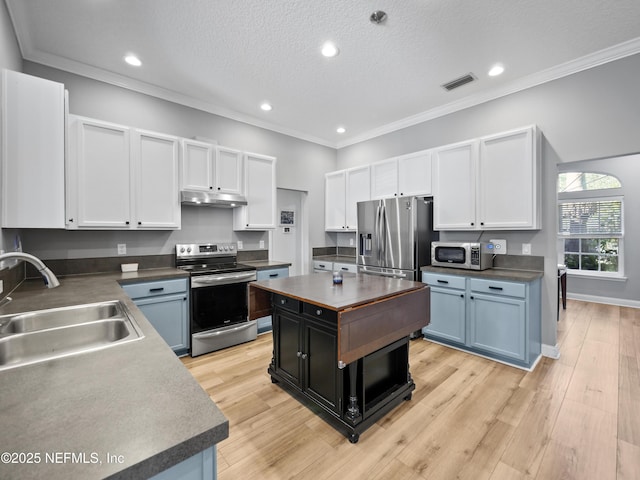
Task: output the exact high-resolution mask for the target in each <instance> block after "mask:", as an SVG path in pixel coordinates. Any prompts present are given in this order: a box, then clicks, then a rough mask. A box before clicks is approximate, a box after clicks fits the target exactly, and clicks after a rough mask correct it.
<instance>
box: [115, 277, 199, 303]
mask: <svg viewBox="0 0 640 480" xmlns="http://www.w3.org/2000/svg"><path fill="white" fill-rule="evenodd" d="M187 280H188V279H186V278H177V279H175V280H159V281H153V282H140V283H130V284H125V285H122V289H123V290H124V291H125V292H126V293H127V295H129V297H131V298H134V299H135V298H144V297H154V296H156V295H168V294H171V293H184V292H186V291H187V290H188V286H187Z"/></svg>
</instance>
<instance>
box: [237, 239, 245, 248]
mask: <svg viewBox="0 0 640 480" xmlns="http://www.w3.org/2000/svg"><path fill="white" fill-rule="evenodd" d="M243 248H244V245H243V244H242V240H238V250H242V249H243Z"/></svg>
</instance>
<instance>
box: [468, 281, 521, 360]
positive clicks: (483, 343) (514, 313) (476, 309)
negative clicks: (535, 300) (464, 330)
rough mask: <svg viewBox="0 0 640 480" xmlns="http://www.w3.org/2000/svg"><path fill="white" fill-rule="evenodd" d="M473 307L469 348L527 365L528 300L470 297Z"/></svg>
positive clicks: (470, 317) (494, 296)
mask: <svg viewBox="0 0 640 480" xmlns="http://www.w3.org/2000/svg"><path fill="white" fill-rule="evenodd" d="M469 305H470V308H469V346H470V347H472V348H476V349H478V350H482V351H484V352H487V353H493V354H495V355H500V356H504V357H508V358H511V359H515V360H519V361H522V362H524V361H525V360H526V347H527V345H526V321H527V318H526V311H525V301H524V300H520V299H516V298H509V297H499V296H497V295H485V294H482V293H476V294H471V295H470V297H469Z"/></svg>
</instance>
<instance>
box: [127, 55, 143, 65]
mask: <svg viewBox="0 0 640 480" xmlns="http://www.w3.org/2000/svg"><path fill="white" fill-rule="evenodd" d="M124 61H125V62H127V63H128V64H129V65H133V66H134V67H139V66H140V65H142V62H141V61H140V59H139V58H138V57H136V56H135V55H127V56H126V57H124Z"/></svg>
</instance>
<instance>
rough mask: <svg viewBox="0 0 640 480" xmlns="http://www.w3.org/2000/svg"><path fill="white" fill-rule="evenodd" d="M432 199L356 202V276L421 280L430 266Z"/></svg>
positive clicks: (391, 199)
mask: <svg viewBox="0 0 640 480" xmlns="http://www.w3.org/2000/svg"><path fill="white" fill-rule="evenodd" d="M439 238H440V235H439V233H438V232H435V231H434V230H433V199H432V198H431V197H400V198H388V199H383V200H370V201H366V202H358V231H357V240H358V246H357V248H358V256H357V264H358V272H359V273H369V274H373V275H383V276H388V277H395V278H404V279H406V280H416V281H419V280H420V267H423V266H425V265H430V264H431V242H433V241H436V240H438V239H439Z"/></svg>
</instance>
